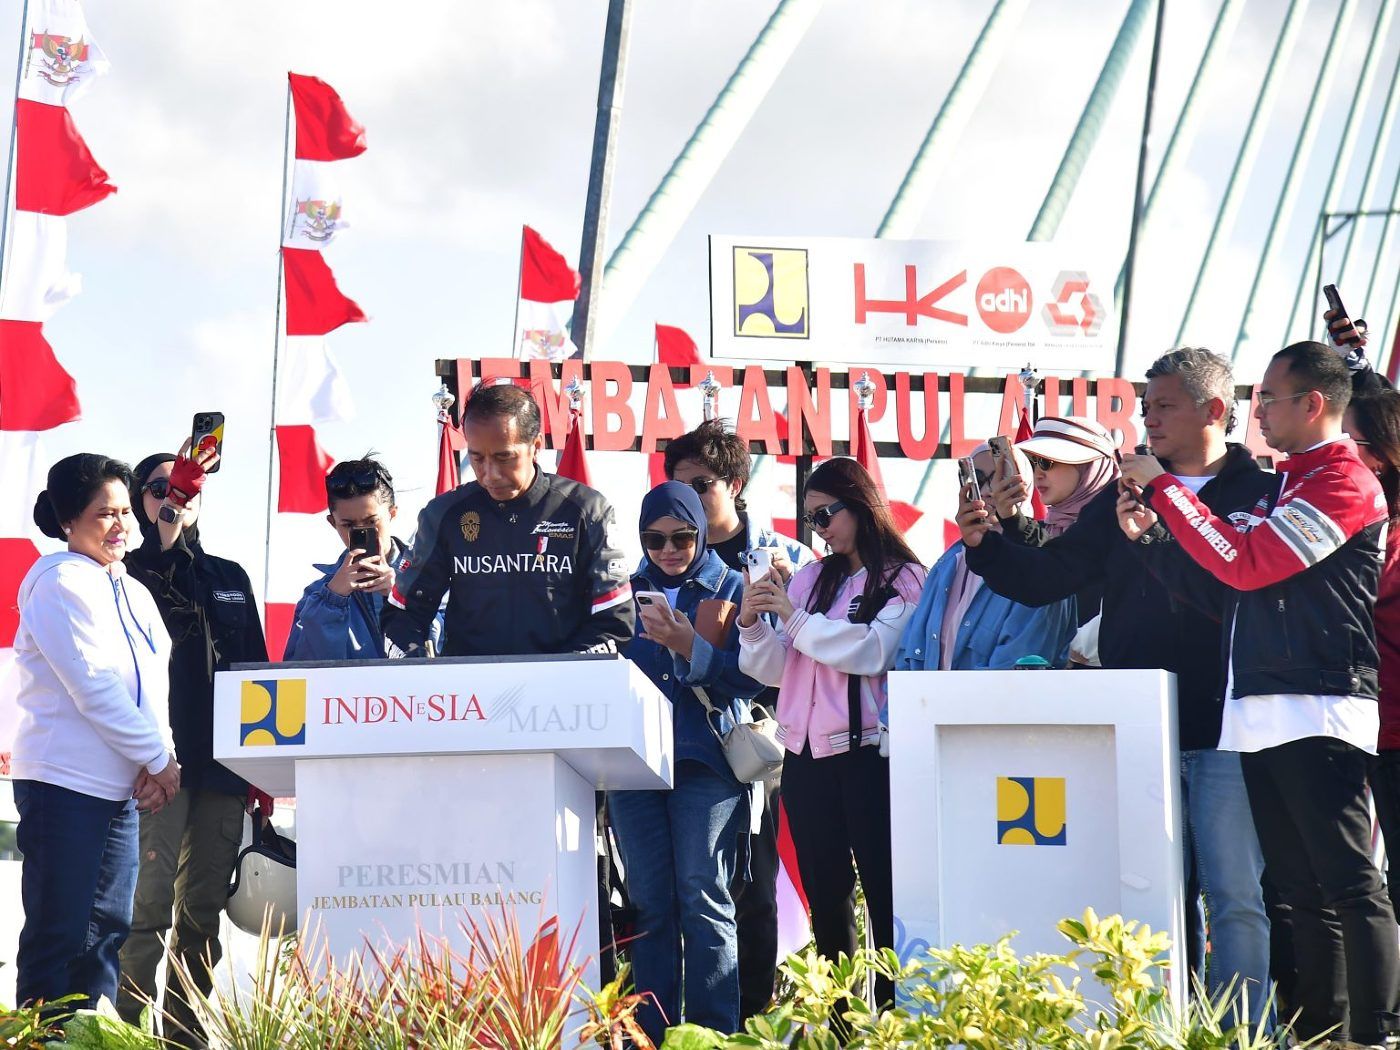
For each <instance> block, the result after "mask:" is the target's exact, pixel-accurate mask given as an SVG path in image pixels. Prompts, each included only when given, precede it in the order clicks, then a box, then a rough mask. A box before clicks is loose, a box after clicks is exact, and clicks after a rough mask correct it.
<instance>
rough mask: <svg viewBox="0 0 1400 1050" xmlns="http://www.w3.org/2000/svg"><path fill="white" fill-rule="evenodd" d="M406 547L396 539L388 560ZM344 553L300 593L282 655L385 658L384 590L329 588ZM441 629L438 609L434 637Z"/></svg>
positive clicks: (290, 657)
mask: <svg viewBox="0 0 1400 1050" xmlns="http://www.w3.org/2000/svg"><path fill="white" fill-rule="evenodd" d="M405 549H406V548H405V547H404V546H403V544H401V543H400V542H399V541H398V540H394V542H393V544H392V547H391V549H390V552H389V553H390V558H389V564H391V565H392V564H394V563H395V562H396V561H397V560H398V558H399V556H400V554H401V553H402V552H403V551H404V550H405ZM345 556H346V555H345V553H342V554H341V556H340V558H338V559H337V560H336V561H335V562H333V563H331V564H329V565H317V566H316V569H317V570H318V571H319V572H321V573H322V576H321V578H320V579H319V580H317V581H316V582H315V583H312V584H311V585H309V586H308V587H307V588H306V590H305V591H303V592H302V595H301V600H300V601H298V602H297V607H296V612H295V613H293V614H292V630H291V633H290V634H289V635H288V636H287V648H286V651H285V652H284V653H283V656H282V658H283V659H284V660H379V659H383V658H384V655H385V654H384V633H383V632H382V631H381V630H380V629H379V617H380V614H381V613H382V612H383V611H384V601H385V598H384V595H382V594H362V593H357V594H348V595H339V594H336V593H335V591H333V590H331V589H330V586H329V585H330V582H331V578H332V577H334V576H335V574H336V572H337V571H338V570H339V569H340V564H341V562H342V561H343V560H344V559H345ZM441 633H442V612H441V610H439V612H438V615H437V619H436V621H435V622H434V623H433V628H432V638H433V641H434V642H436V641H437V640H438V639H439V638H440V637H441Z"/></svg>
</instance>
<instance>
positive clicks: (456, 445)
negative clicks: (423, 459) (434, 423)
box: [434, 417, 467, 496]
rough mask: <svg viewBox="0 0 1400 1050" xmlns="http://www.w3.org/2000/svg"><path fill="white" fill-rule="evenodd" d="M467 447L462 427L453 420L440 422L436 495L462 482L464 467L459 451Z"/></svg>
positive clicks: (450, 489) (446, 491) (449, 490)
mask: <svg viewBox="0 0 1400 1050" xmlns="http://www.w3.org/2000/svg"><path fill="white" fill-rule="evenodd" d="M466 447H467V440H466V438H465V437H464V436H463V435H462V428H461V427H459V426H457V425H456V424H455V423H453V422H452V419H451V417H449V418H448V420H447V422H446V423H440V424H438V470H437V486H436V488H435V489H434V495H437V496H441V495H443V494H444V493H448V492H451V491H452V490H453V489H455V488H457V487H458V486H459V485H461V484H462V468H461V464H460V463H459V462H458V459H457V453H459V452H461V451H462V449H464V448H466Z"/></svg>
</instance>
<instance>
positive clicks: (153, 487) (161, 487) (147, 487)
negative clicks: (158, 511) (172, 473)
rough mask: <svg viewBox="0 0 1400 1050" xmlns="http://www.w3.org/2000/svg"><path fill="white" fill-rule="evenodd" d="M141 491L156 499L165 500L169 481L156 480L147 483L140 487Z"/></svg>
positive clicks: (163, 479) (165, 479)
mask: <svg viewBox="0 0 1400 1050" xmlns="http://www.w3.org/2000/svg"><path fill="white" fill-rule="evenodd" d="M141 491H142V492H149V493H150V494H151V495H152V496H154V497H155V498H156V499H165V497H166V496H168V495H170V479H169V478H156V479H155V480H153V481H148V482H146V484H144V485H142V486H141Z"/></svg>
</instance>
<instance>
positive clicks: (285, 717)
mask: <svg viewBox="0 0 1400 1050" xmlns="http://www.w3.org/2000/svg"><path fill="white" fill-rule="evenodd" d="M240 713H241V716H242V723H243V725H242V728H241V729H240V730H239V734H238V737H239V743H241V744H242V745H243V746H244V747H277V746H278V745H281V744H304V743H306V679H305V678H282V679H274V680H272V681H266V682H244V683H243V695H242V705H241V711H240Z"/></svg>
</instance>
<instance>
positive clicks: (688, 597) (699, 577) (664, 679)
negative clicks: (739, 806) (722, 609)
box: [623, 550, 762, 780]
mask: <svg viewBox="0 0 1400 1050" xmlns="http://www.w3.org/2000/svg"><path fill="white" fill-rule="evenodd" d="M655 572H656V570H655V567H654V566H653V565H652V564H651V562H649V561H648V562H646V563H645V564H644V565H643V566H642V568H641V570H640V571H638V573H637V575H636V576H635V577H634V578H633V580H632V591H633V593H634V594H635V593H636V592H637V591H639V590H644V591H659V590H663V589H664V588H665V586H666V584H665V581H664V579H663V578H662V577H661V576H660V574H656V575H655V576H653V575H652V574H653V573H655ZM743 597H744V578H743V577H742V576H741V575H740V574H739V573H737V572H735V571H734V570H733V569H731V568H729V567H728V566H727V565H725V564H724V562H723V560H721V558H720V556H719V555H718V554H716V553H715V552H714V551H713V550H711V551H707V552H706V555H705V563H704V565H702V566H701V567H700V571H699V572H697V573H696V574H695V575H694V576H692V577H691V578H690V579H689V580H687V581H686V582H685V583H683V584H682V585H681V589H680V593H679V594H677V595H676V610H677V611H678V612H681V613H684V614H685V616H686V617H687V618H688V619H689V620H690V621H691V622H692V623H694V622H695V613H696V610H697V609H698V608H699V605H700V603H701V602H702V601H703V600H705V599H706V598H720V599H724V600H726V601H731V602H733V603H734V604H735V605H738V604H739V603H740V602H741V601H742V600H743ZM736 623H737V617H736ZM641 630H642V624H641V619H640V618H638V620H637V632H638V635H640V634H641ZM623 655H624V656H626V657H627V658H628V659H629V660H631V661H632V662H633V663H634V664H636V665H637V666H638V667H639V668H641V669H642V671H643V672H644V673H645V674H646V676H647V677H648V678H650V679H651V681H652V684H653V685H655V686H656V687H657V688H658V689H660V690H661V692H662V693H663V694H664V695H665V696H666V698H667V699H669V700H670V701H671V707H672V729H673V733H674V736H675V756H676V761H677V762H681V761H684V760H685V759H694V760H695V761H699V762H704V763H705V764H706V765H707V766H709V767H710V768H711V769H713V770H715V771H716V772H717V773H719V774H720V775H721V776H724V777H728V778H729V779H731V780H732V779H734V774H733V773H732V772H730V769H729V763H728V762H727V761H725V758H724V752H723V751H722V750H721V749H720V746H719V741H718V740H716V739H715V736H714V734H713V733H712V732H711V731H710V728H709V726H708V725H707V724H706V717H707V716H706V712H705V706H704V705H703V704H702V703H701V702H700V699H699V697H697V696H696V695H695V693H694V692H693V691H692V689H691V686H693V685H698V686H703V687H704V689H705V691H706V693H708V694H709V697H710V703H711V704H713V705H714V707H715V708H716V709H717V710H718V711H720V712H721V714H720V716H719V717H717V718H714V719H712V721H713V723H714V725H715V728H716V729H717V730H718V731H719V732H721V733H724V732H726V731H728V730H729V728H730V727H731V726H732V725H733V724H734V722H735V721H736V720H737V721H748V717H749V716H748V704H747V701H748V700H749V699H751V698H752V697H753V696H755V695H756V694H757V693H758V691H759V690H760V689H761V688H762V686H760V685H759V684H758V683H757V682H755V681H754V680H753V679H752V678H750V677H749V676H748V675H746V674H744V673H743V672H742V671H740V670H739V630H738V627H737V625H736V626H734V627H731V628H730V632H729V637H728V638H727V639H726V640H725V645H724V648H723V649H716V648H715V647H714V646H712V645H711V644H710V643H709V642H707V641H705V639H703V638H701V637H700V636H699V635H698V634H697V635H696V636H695V647H694V649H693V650H692V651H691V654H690V659H689V660H686V659H684V658H682V657H681V656H679V655H678V654H676V653H673V652H671V650H669V649H667V648H665V647H664V646H661V645H658V644H657V643H655V642H651V641H647V640H646V639H644V638H641V637H633V639H632V640H631V641H630V642H628V643H627V647H626V648H625V649H624V650H623Z"/></svg>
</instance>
